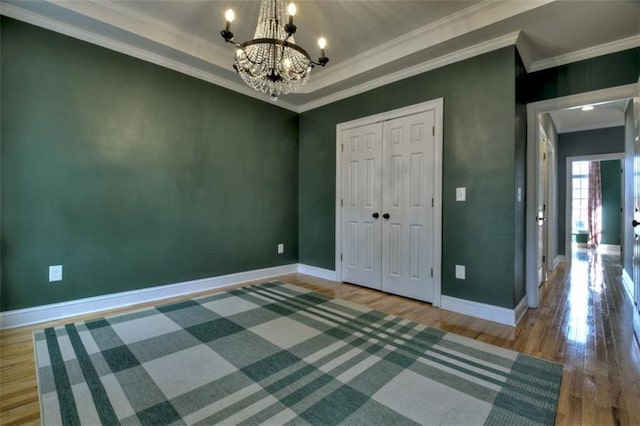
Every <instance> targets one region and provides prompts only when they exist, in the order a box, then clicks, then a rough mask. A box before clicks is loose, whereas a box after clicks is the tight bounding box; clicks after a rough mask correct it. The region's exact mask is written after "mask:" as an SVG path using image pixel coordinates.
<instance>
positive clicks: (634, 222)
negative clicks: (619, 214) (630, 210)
mask: <svg viewBox="0 0 640 426" xmlns="http://www.w3.org/2000/svg"><path fill="white" fill-rule="evenodd" d="M631 224H632V225H633V227H634V228H635V227H636V226H638V225H640V222H638V221H637V220H635V219H633V220H632V221H631Z"/></svg>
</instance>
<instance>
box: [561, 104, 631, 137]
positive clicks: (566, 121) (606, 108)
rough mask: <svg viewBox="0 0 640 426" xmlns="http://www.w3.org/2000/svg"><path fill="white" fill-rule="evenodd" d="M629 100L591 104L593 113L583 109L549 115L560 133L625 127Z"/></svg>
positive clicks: (576, 108)
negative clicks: (625, 113)
mask: <svg viewBox="0 0 640 426" xmlns="http://www.w3.org/2000/svg"><path fill="white" fill-rule="evenodd" d="M627 103H628V100H626V99H625V100H619V101H612V102H600V103H597V104H591V105H592V106H593V109H592V110H591V111H582V109H581V107H582V106H584V105H580V106H576V107H574V108H567V109H562V110H558V111H552V112H550V113H549V115H551V119H552V120H553V124H554V125H555V126H556V130H557V131H558V133H569V132H579V131H583V130H593V129H601V128H604V127H615V126H624V112H625V110H626V108H627Z"/></svg>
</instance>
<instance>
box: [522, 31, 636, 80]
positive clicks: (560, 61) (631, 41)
mask: <svg viewBox="0 0 640 426" xmlns="http://www.w3.org/2000/svg"><path fill="white" fill-rule="evenodd" d="M634 47H640V35H637V36H631V37H627V38H623V39H620V40H615V41H612V42H610V43H605V44H600V45H598V46H593V47H589V48H587V49H582V50H576V51H575V52H571V53H567V54H566V55H559V56H554V57H553V58H548V59H543V60H540V61H535V62H533V63H532V64H531V69H530V70H528V71H529V72H535V71H541V70H544V69H547V68H553V67H558V66H561V65H566V64H570V63H572V62H578V61H583V60H585V59H591V58H595V57H597V56H602V55H608V54H610V53H615V52H621V51H623V50H627V49H633V48H634Z"/></svg>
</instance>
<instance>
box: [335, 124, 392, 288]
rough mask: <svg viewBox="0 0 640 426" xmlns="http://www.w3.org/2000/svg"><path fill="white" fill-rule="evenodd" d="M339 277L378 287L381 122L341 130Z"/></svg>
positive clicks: (379, 280)
mask: <svg viewBox="0 0 640 426" xmlns="http://www.w3.org/2000/svg"><path fill="white" fill-rule="evenodd" d="M342 141H343V148H342V149H343V156H342V176H343V182H342V188H343V199H342V280H343V281H346V282H350V283H354V284H360V285H363V286H366V287H372V288H377V289H380V288H381V256H382V249H381V229H380V218H375V217H374V213H378V216H380V204H381V197H382V124H381V123H374V124H370V125H366V126H362V127H357V128H353V129H348V130H345V131H343V133H342Z"/></svg>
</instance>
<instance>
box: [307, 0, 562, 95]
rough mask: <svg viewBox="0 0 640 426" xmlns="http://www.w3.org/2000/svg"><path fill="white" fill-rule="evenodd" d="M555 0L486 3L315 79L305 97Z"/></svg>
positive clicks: (411, 33) (406, 35) (330, 69)
mask: <svg viewBox="0 0 640 426" xmlns="http://www.w3.org/2000/svg"><path fill="white" fill-rule="evenodd" d="M553 1H556V0H540V1H535V2H531V1H504V0H487V1H483V2H480V3H477V4H475V5H473V6H471V7H468V8H466V9H464V10H461V11H460V12H457V13H454V14H452V15H450V16H447V17H445V18H442V19H440V20H438V21H436V22H432V23H431V24H429V25H426V26H424V27H421V28H418V29H416V30H414V31H411V32H409V33H407V34H404V35H402V36H400V37H398V38H395V39H393V40H390V41H388V42H386V43H383V44H381V45H379V46H376V47H375V48H373V49H370V50H368V51H366V52H363V53H361V54H359V55H357V56H354V57H353V58H351V59H349V60H347V61H342V62H340V63H338V64H336V65H333V66H331V68H329V69H327V70H324V71H323V73H322V75H320V76H314V79H313V81H310V82H309V83H307V85H306V88H305V90H304V92H303V93H307V94H308V93H313V92H314V91H316V90H319V89H322V88H325V87H328V86H330V85H332V84H335V83H338V82H340V81H342V80H345V79H347V78H350V77H354V76H356V75H358V74H361V73H364V72H367V71H370V70H372V69H374V68H377V67H379V66H382V65H385V64H388V63H390V62H394V61H396V60H398V59H400V58H403V57H405V56H408V55H411V54H413V53H416V52H419V51H422V50H424V49H427V48H429V47H433V46H436V45H438V44H441V43H444V42H446V41H449V40H452V39H454V38H456V37H459V36H462V35H464V34H467V33H470V32H472V31H475V30H477V29H480V28H484V27H486V26H489V25H491V24H495V23H497V22H500V21H503V20H505V19H508V18H511V17H513V16H516V15H519V14H521V13H525V12H528V11H530V10H533V9H536V8H538V7H541V6H544V5H546V4H549V3H552V2H553Z"/></svg>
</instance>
